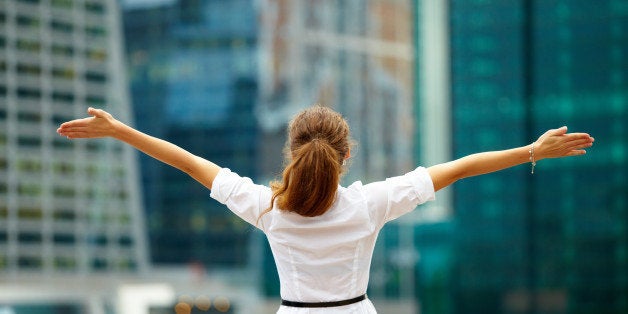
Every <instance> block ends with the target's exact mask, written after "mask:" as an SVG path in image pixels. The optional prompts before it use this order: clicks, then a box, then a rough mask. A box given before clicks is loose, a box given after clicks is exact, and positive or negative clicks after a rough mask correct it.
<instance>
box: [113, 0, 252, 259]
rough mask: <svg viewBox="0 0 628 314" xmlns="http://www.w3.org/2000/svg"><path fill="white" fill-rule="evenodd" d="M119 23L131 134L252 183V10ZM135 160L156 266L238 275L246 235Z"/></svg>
mask: <svg viewBox="0 0 628 314" xmlns="http://www.w3.org/2000/svg"><path fill="white" fill-rule="evenodd" d="M236 16H237V17H238V18H236ZM124 21H125V35H126V48H127V56H128V62H129V77H130V86H131V94H132V99H133V108H134V112H135V115H136V117H138V119H137V127H138V128H139V129H140V130H142V131H143V132H146V133H148V134H151V135H154V136H157V137H160V138H163V139H166V140H168V141H171V142H173V143H175V144H177V145H179V146H181V147H183V148H185V149H187V150H189V151H191V152H192V153H194V154H197V155H200V156H203V157H204V158H207V159H209V160H211V161H213V162H216V163H217V164H219V165H220V166H223V167H229V168H231V169H233V170H234V171H237V172H238V173H239V174H241V175H244V176H248V177H252V178H256V176H257V175H258V172H257V166H256V165H257V161H256V158H257V155H256V151H257V149H258V135H257V134H258V131H257V130H258V129H257V125H256V122H255V119H254V105H255V100H256V97H257V62H256V56H257V46H256V45H257V30H256V19H255V7H254V6H253V4H252V1H249V0H230V1H192V0H181V1H170V2H167V3H165V4H161V5H157V6H151V7H140V8H129V9H128V10H126V11H125V12H124ZM140 160H141V169H142V183H143V186H144V204H145V205H146V214H147V217H149V218H148V221H147V226H148V234H149V240H150V247H151V260H152V261H153V262H154V263H155V264H157V265H180V266H181V265H186V264H198V265H204V266H208V267H218V268H221V267H224V268H241V267H244V266H246V265H247V262H248V261H249V257H250V256H249V240H250V238H251V237H252V235H253V234H254V233H252V232H251V231H252V229H253V227H250V226H248V225H247V224H245V223H244V222H243V221H241V220H240V219H239V218H238V217H237V216H235V215H233V214H232V213H231V212H229V211H228V209H226V208H224V206H222V205H221V204H219V203H218V202H216V201H214V200H212V199H211V198H210V197H209V192H210V191H209V190H207V189H206V188H205V187H203V186H201V185H200V184H198V183H197V182H196V181H194V180H192V179H190V178H189V177H188V176H187V175H186V174H184V173H181V172H179V171H178V170H176V169H173V168H171V167H169V166H167V165H163V164H161V163H160V162H158V161H156V160H153V159H152V158H150V157H148V156H145V155H142V156H141V158H140Z"/></svg>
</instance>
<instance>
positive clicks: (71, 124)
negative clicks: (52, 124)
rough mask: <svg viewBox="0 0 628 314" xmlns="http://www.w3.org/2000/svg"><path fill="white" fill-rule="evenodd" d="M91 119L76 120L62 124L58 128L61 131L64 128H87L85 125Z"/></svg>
mask: <svg viewBox="0 0 628 314" xmlns="http://www.w3.org/2000/svg"><path fill="white" fill-rule="evenodd" d="M91 119H92V118H83V119H76V120H72V121H68V122H64V123H62V124H61V126H59V127H60V128H61V129H64V128H71V127H78V126H87V124H88V123H89V121H90V120H91Z"/></svg>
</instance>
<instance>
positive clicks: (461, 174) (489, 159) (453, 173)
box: [427, 126, 594, 191]
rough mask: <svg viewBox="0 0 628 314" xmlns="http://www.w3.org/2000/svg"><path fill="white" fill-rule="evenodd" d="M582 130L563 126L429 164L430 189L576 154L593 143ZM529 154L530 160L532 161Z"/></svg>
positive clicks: (437, 188)
mask: <svg viewBox="0 0 628 314" xmlns="http://www.w3.org/2000/svg"><path fill="white" fill-rule="evenodd" d="M593 141H594V139H593V138H592V137H591V136H589V134H586V133H567V127H566V126H564V127H562V128H559V129H554V130H549V131H547V132H545V133H544V134H543V135H541V136H540V137H539V139H538V140H536V141H535V142H534V143H532V144H530V145H527V146H522V147H518V148H513V149H508V150H502V151H493V152H484V153H478V154H473V155H469V156H466V157H462V158H460V159H457V160H454V161H450V162H446V163H443V164H438V165H435V166H432V167H429V168H428V169H427V170H428V172H429V174H430V176H431V177H432V182H433V183H434V190H435V191H438V190H440V189H442V188H444V187H446V186H448V185H450V184H452V183H454V182H456V181H457V180H460V179H463V178H467V177H473V176H477V175H482V174H486V173H490V172H495V171H499V170H502V169H506V168H510V167H513V166H516V165H519V164H523V163H526V162H531V161H535V162H536V161H539V160H541V159H545V158H559V157H567V156H578V155H583V154H585V153H586V151H585V150H584V149H585V148H587V147H591V146H592V145H593ZM531 149H533V151H531ZM532 157H533V158H534V160H532Z"/></svg>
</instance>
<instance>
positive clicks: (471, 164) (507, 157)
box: [428, 146, 530, 191]
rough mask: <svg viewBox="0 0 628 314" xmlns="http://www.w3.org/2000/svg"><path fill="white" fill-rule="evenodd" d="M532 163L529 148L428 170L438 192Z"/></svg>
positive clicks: (478, 156) (482, 155) (486, 154)
mask: <svg viewBox="0 0 628 314" xmlns="http://www.w3.org/2000/svg"><path fill="white" fill-rule="evenodd" d="M528 161H530V153H529V146H523V147H519V148H513V149H508V150H501V151H491V152H483V153H477V154H472V155H468V156H465V157H462V158H460V159H456V160H454V161H450V162H446V163H443V164H438V165H435V166H432V167H429V168H428V172H429V173H430V176H431V177H432V182H433V183H434V189H435V190H436V191H438V190H440V189H442V188H444V187H446V186H448V185H450V184H452V183H454V182H456V181H458V180H460V179H464V178H468V177H473V176H478V175H482V174H486V173H491V172H495V171H499V170H502V169H506V168H509V167H513V166H516V165H519V164H522V163H525V162H528Z"/></svg>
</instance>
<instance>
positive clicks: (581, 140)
mask: <svg viewBox="0 0 628 314" xmlns="http://www.w3.org/2000/svg"><path fill="white" fill-rule="evenodd" d="M594 140H595V139H594V138H593V137H591V136H590V135H589V134H587V133H567V127H566V126H563V127H561V128H558V129H553V130H549V131H547V132H545V133H544V134H543V135H541V136H540V137H539V139H538V140H536V142H534V143H532V145H534V157H535V160H536V161H538V160H541V159H544V158H559V157H567V156H578V155H583V154H586V150H585V148H588V147H591V146H593V141H594Z"/></svg>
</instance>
